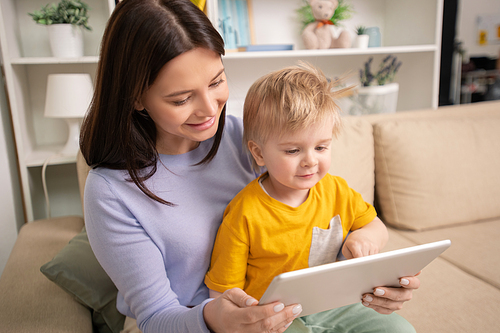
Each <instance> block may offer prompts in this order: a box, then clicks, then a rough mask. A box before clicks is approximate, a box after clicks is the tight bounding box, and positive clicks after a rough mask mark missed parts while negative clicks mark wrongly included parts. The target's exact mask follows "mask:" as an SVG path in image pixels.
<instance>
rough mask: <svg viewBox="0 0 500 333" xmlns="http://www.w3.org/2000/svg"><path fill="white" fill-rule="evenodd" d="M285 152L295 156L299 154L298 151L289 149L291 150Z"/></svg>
mask: <svg viewBox="0 0 500 333" xmlns="http://www.w3.org/2000/svg"><path fill="white" fill-rule="evenodd" d="M285 152H286V153H287V154H289V155H293V154H296V153H298V152H299V150H298V149H289V150H285Z"/></svg>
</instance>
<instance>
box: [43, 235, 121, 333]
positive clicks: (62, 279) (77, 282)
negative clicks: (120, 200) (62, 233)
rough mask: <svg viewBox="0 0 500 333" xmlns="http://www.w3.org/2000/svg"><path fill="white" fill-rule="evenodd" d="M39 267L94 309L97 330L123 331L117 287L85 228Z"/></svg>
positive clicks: (93, 317)
mask: <svg viewBox="0 0 500 333" xmlns="http://www.w3.org/2000/svg"><path fill="white" fill-rule="evenodd" d="M40 270H41V271H42V273H43V274H45V276H47V278H49V279H50V280H51V281H53V282H55V283H56V284H57V285H59V286H60V287H61V288H62V289H64V290H65V291H66V292H68V293H69V294H71V295H73V296H74V297H75V298H76V299H77V300H78V301H79V302H80V303H82V304H83V305H85V306H87V307H89V308H90V309H92V310H93V314H92V322H93V324H94V327H95V328H96V329H97V330H98V332H116V333H118V332H120V331H121V330H122V328H123V323H124V321H125V316H124V315H122V314H121V313H119V312H118V310H117V309H116V295H117V289H116V287H115V285H114V284H113V282H112V281H111V279H110V278H109V277H108V275H107V274H106V273H105V272H104V270H103V269H102V267H101V265H100V264H99V262H98V261H97V259H96V257H95V255H94V252H92V249H91V247H90V244H89V241H88V238H87V232H86V230H85V228H84V229H83V230H82V231H81V232H80V233H79V234H78V235H76V236H75V237H74V238H73V239H72V240H71V241H70V242H69V244H68V245H67V246H66V247H64V248H63V249H62V250H61V251H60V252H59V253H58V254H57V255H56V256H55V257H54V258H53V259H52V260H51V261H49V262H48V263H46V264H45V265H43V266H42V267H41V269H40Z"/></svg>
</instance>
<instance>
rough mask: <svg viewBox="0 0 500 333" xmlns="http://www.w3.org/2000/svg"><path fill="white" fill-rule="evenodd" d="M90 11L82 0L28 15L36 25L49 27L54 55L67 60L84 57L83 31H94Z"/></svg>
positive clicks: (68, 1) (71, 0)
mask: <svg viewBox="0 0 500 333" xmlns="http://www.w3.org/2000/svg"><path fill="white" fill-rule="evenodd" d="M88 10H89V6H88V5H87V4H86V3H84V2H82V1H81V0H61V1H60V2H59V3H58V4H57V5H56V4H54V3H53V4H47V5H45V6H43V7H42V8H41V10H39V11H34V12H33V13H28V14H29V15H30V16H31V17H32V18H33V20H34V21H35V22H36V23H38V24H43V25H47V26H48V30H49V41H50V47H51V50H52V55H53V56H54V57H63V58H67V57H81V56H83V32H82V29H87V30H92V28H91V27H90V26H89V23H88V20H89V16H88Z"/></svg>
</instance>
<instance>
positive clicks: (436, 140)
mask: <svg viewBox="0 0 500 333" xmlns="http://www.w3.org/2000/svg"><path fill="white" fill-rule="evenodd" d="M332 151H333V157H332V161H333V163H332V168H331V172H332V173H334V174H338V175H341V176H343V177H344V178H346V179H347V181H348V182H349V183H350V184H351V186H352V187H354V188H355V189H357V190H358V191H359V192H360V193H362V194H363V196H364V197H365V200H367V201H371V202H373V201H375V205H376V207H377V209H378V211H379V214H380V215H381V217H382V219H383V220H384V221H385V222H386V223H387V225H388V226H389V227H390V241H389V244H388V246H387V247H386V249H385V250H391V249H397V248H402V247H407V246H412V245H416V244H421V243H425V242H431V241H437V240H442V239H451V241H452V246H451V247H450V248H449V249H448V250H447V251H446V252H445V253H444V254H443V255H441V257H440V258H438V259H436V260H435V261H433V262H432V263H431V264H430V265H429V266H428V267H427V268H426V269H425V270H424V271H423V272H422V274H421V282H422V285H421V288H420V289H419V290H417V291H415V292H414V298H413V300H412V301H411V302H408V303H406V304H405V306H404V307H403V309H402V310H401V311H399V313H400V314H401V315H402V316H404V317H405V318H407V319H408V320H409V321H410V322H411V323H412V324H413V325H414V326H415V328H416V329H417V331H418V332H426V333H431V332H476V331H477V332H492V331H496V330H498V325H497V320H498V318H500V290H499V289H500V241H499V239H500V102H487V103H486V102H485V103H478V104H471V105H465V106H453V107H443V108H440V109H438V110H425V111H412V112H401V113H397V114H384V115H374V116H361V117H346V118H345V126H344V130H343V133H342V134H341V135H340V137H339V140H338V142H336V143H335V145H334V147H333V149H332ZM78 167H79V170H80V171H79V176H80V185H81V186H82V184H83V183H84V181H85V176H86V171H87V168H86V166H85V165H83V164H82V163H79V164H78ZM82 187H83V186H82ZM82 226H83V219H82V218H80V217H62V218H53V219H50V220H41V221H36V222H33V223H29V224H27V225H25V226H24V227H23V228H22V229H21V231H20V234H19V237H18V239H17V241H16V244H15V246H14V249H13V251H12V253H11V256H10V258H9V261H8V262H7V265H6V267H5V270H4V272H3V274H2V276H1V277H0V331H1V332H16V333H20V332H92V330H93V320H92V318H93V317H94V312H95V311H90V310H89V308H88V307H87V306H85V305H82V304H81V302H77V301H76V300H75V298H74V297H72V296H70V295H69V294H67V293H66V292H64V291H63V290H62V289H61V288H59V287H58V286H57V285H56V284H54V283H53V282H51V281H49V280H48V279H47V278H46V277H45V276H44V275H42V273H41V272H40V266H42V265H43V264H45V263H46V262H48V261H50V260H51V259H52V258H53V257H54V256H55V255H56V254H57V253H58V252H59V251H60V250H61V249H62V248H63V247H65V245H66V244H67V243H68V241H69V240H70V239H72V238H73V237H74V236H75V235H76V234H78V233H79V232H80V230H81V228H82ZM88 273H89V274H90V275H91V274H92V272H88ZM100 327H101V328H102V325H101V326H100ZM98 328H99V325H98V324H96V323H95V320H94V331H97V329H98ZM100 331H106V329H101V330H100ZM108 331H110V330H109V329H108Z"/></svg>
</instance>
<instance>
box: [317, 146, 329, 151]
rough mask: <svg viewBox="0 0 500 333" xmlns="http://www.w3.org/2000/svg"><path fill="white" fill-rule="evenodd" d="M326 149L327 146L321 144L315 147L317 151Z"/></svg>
mask: <svg viewBox="0 0 500 333" xmlns="http://www.w3.org/2000/svg"><path fill="white" fill-rule="evenodd" d="M327 149H328V148H327V147H323V146H319V147H316V150H317V151H323V150H327Z"/></svg>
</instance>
